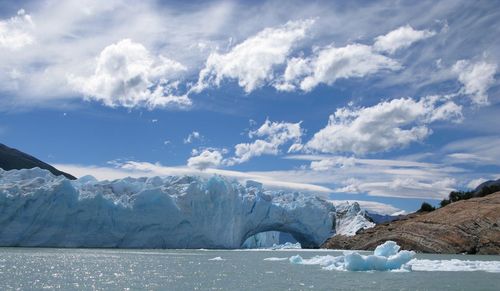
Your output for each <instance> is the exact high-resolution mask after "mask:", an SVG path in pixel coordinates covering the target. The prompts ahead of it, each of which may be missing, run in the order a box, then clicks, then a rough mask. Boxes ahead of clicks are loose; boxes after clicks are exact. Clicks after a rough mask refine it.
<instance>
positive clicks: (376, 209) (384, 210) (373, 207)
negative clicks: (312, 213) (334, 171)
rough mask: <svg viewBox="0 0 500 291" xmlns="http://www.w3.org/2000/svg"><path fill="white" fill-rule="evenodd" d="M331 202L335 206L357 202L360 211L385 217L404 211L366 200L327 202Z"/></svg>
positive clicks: (389, 205)
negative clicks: (385, 215) (364, 210)
mask: <svg viewBox="0 0 500 291" xmlns="http://www.w3.org/2000/svg"><path fill="white" fill-rule="evenodd" d="M329 201H330V202H332V203H333V204H334V205H335V206H337V205H339V204H343V203H346V202H347V203H354V202H357V203H358V204H359V206H360V207H361V209H366V210H368V211H369V212H371V213H377V214H382V215H384V214H387V215H394V214H395V213H402V211H403V212H404V210H401V209H399V208H397V207H395V206H393V205H391V204H387V203H381V202H375V201H366V200H329Z"/></svg>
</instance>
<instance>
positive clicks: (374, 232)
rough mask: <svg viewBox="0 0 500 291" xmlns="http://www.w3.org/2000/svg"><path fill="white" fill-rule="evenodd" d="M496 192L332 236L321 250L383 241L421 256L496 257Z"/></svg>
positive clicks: (499, 226) (499, 248) (499, 230)
mask: <svg viewBox="0 0 500 291" xmlns="http://www.w3.org/2000/svg"><path fill="white" fill-rule="evenodd" d="M499 210H500V192H496V193H494V194H490V195H488V196H485V197H479V198H471V199H468V200H461V201H457V202H453V203H451V204H449V205H447V206H445V207H442V208H439V209H437V210H435V211H432V212H421V213H413V214H409V215H407V216H406V217H403V218H401V219H399V220H396V221H392V222H389V223H384V224H379V225H376V226H375V227H373V228H369V229H364V230H360V231H359V232H358V233H357V234H356V235H355V236H344V235H336V236H333V237H331V238H330V239H328V240H327V241H326V242H325V243H324V244H323V245H322V247H324V248H331V249H352V250H373V249H375V247H376V246H377V245H379V244H382V243H384V242H385V241H387V240H393V241H396V242H397V243H398V244H399V245H400V246H401V247H402V248H403V249H406V250H414V251H418V252H424V253H468V254H495V255H498V254H500V211H499Z"/></svg>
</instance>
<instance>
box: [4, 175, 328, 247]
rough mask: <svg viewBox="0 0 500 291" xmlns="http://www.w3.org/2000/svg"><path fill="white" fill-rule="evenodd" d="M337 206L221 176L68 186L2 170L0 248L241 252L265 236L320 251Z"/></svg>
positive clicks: (64, 181)
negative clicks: (285, 236)
mask: <svg viewBox="0 0 500 291" xmlns="http://www.w3.org/2000/svg"><path fill="white" fill-rule="evenodd" d="M334 221H335V207H334V206H333V205H332V204H331V203H328V202H326V201H324V200H322V199H320V198H317V197H315V196H312V195H303V194H301V193H297V192H283V191H265V190H264V189H262V187H261V186H259V185H257V184H256V183H252V182H250V183H248V185H247V186H243V185H241V184H239V183H237V182H235V181H229V180H227V179H225V178H223V177H220V176H213V177H211V178H209V179H206V178H200V177H192V176H182V177H178V176H170V177H151V178H124V179H120V180H114V181H97V180H96V179H94V178H92V177H90V176H86V177H82V178H80V179H78V180H75V181H70V180H68V179H66V178H64V177H63V176H54V175H52V174H51V173H50V172H49V171H46V170H42V169H39V168H33V169H23V170H11V171H3V170H0V246H52V247H130V248H239V247H241V245H242V243H243V242H244V241H245V240H246V239H247V238H248V237H250V236H253V235H255V234H257V233H260V232H266V231H282V232H288V233H290V234H292V235H293V237H294V238H295V239H297V241H299V242H300V243H301V245H302V246H303V247H317V246H319V245H320V244H321V243H323V242H324V241H325V240H326V239H327V238H329V237H330V236H331V235H332V234H333V233H334V231H335V225H334Z"/></svg>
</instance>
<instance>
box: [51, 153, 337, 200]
mask: <svg viewBox="0 0 500 291" xmlns="http://www.w3.org/2000/svg"><path fill="white" fill-rule="evenodd" d="M54 166H55V167H57V168H58V169H61V170H62V171H65V172H68V173H71V174H72V175H75V176H76V177H83V176H85V175H92V176H94V177H96V178H97V179H99V180H105V179H108V180H109V179H121V178H125V177H151V176H171V175H197V176H202V177H210V176H212V175H222V176H225V177H230V178H234V179H237V180H238V181H240V182H242V183H244V182H245V181H246V180H254V181H258V182H260V183H262V184H263V185H264V187H265V188H266V189H291V190H296V191H306V192H312V193H314V194H316V195H325V194H326V193H329V192H331V191H332V190H331V189H329V188H328V187H324V186H320V185H315V184H310V183H300V182H290V181H293V180H292V179H287V178H284V179H277V178H273V177H271V176H268V175H267V173H266V172H257V173H251V172H240V171H228V170H221V169H212V168H208V169H206V170H205V171H203V172H200V171H198V170H196V169H193V168H189V167H166V166H163V165H161V164H159V163H155V164H152V163H148V162H137V161H128V162H124V163H122V164H117V165H116V167H99V166H92V165H91V166H86V165H73V164H55V165H54Z"/></svg>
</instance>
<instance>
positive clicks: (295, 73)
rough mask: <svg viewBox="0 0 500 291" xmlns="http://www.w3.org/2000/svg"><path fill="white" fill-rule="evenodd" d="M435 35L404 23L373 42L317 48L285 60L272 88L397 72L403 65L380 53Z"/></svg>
mask: <svg viewBox="0 0 500 291" xmlns="http://www.w3.org/2000/svg"><path fill="white" fill-rule="evenodd" d="M434 34H435V32H432V31H428V30H414V29H413V28H412V27H411V26H409V25H407V26H402V27H400V28H398V29H396V30H393V31H391V32H389V33H388V34H386V35H382V36H378V37H377V38H375V43H374V44H373V45H365V44H359V43H353V44H349V45H346V46H344V47H335V46H333V45H331V46H328V47H324V48H321V49H318V48H316V51H315V52H314V53H313V55H312V56H309V57H306V58H292V59H290V60H288V62H287V67H286V69H285V72H284V74H283V77H282V78H281V80H278V81H277V82H276V83H275V84H274V87H275V88H276V89H277V90H279V91H294V90H295V89H297V88H300V89H301V90H303V91H306V92H307V91H311V90H312V89H314V88H315V87H316V86H318V85H319V84H327V85H332V84H333V83H335V82H336V81H337V80H339V79H349V78H362V77H365V76H368V75H373V74H376V73H379V72H382V71H397V70H400V69H401V68H402V66H401V64H400V63H399V62H398V61H396V60H395V59H392V58H390V57H388V56H385V55H383V54H382V53H386V52H388V53H390V54H392V53H394V52H395V51H396V50H398V49H402V48H407V47H409V46H410V45H411V44H412V43H414V42H416V41H418V40H422V39H425V38H428V37H431V36H433V35H434Z"/></svg>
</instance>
